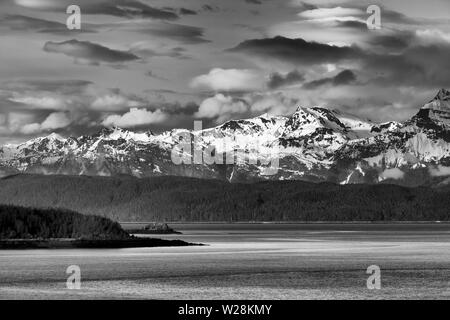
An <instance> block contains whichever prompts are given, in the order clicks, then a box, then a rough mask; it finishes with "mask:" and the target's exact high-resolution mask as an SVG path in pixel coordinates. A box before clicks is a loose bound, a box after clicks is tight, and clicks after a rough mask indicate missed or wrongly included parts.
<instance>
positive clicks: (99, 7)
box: [18, 0, 179, 20]
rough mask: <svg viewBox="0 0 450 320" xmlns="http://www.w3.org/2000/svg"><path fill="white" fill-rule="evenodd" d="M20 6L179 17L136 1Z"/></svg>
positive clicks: (60, 0) (65, 0)
mask: <svg viewBox="0 0 450 320" xmlns="http://www.w3.org/2000/svg"><path fill="white" fill-rule="evenodd" d="M18 4H19V5H21V6H24V7H29V8H32V9H38V10H43V11H53V12H65V10H66V8H67V7H68V6H69V5H72V4H76V5H78V6H80V7H81V8H82V13H83V14H102V15H110V16H116V17H122V18H151V19H161V20H175V19H178V18H179V16H178V15H177V14H176V12H175V10H174V9H171V8H166V9H160V8H155V7H152V6H150V5H147V4H145V3H143V2H141V1H136V0H106V1H105V0H78V1H76V2H73V1H72V0H45V1H39V0H35V1H33V2H31V1H21V2H19V3H18Z"/></svg>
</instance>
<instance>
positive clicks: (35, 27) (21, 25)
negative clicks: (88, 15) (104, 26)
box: [0, 15, 96, 34]
mask: <svg viewBox="0 0 450 320" xmlns="http://www.w3.org/2000/svg"><path fill="white" fill-rule="evenodd" d="M0 27H7V28H9V29H11V30H19V31H27V32H28V31H32V32H39V33H54V34H68V33H69V32H72V33H73V32H74V31H75V32H96V31H95V30H93V29H91V28H90V27H89V26H86V25H85V26H84V27H83V29H82V30H79V31H78V30H69V29H68V28H67V26H66V25H65V24H63V23H59V22H55V21H50V20H44V19H38V18H33V17H28V16H23V15H5V16H4V17H3V18H1V19H0Z"/></svg>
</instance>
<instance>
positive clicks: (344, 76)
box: [303, 70, 356, 90]
mask: <svg viewBox="0 0 450 320" xmlns="http://www.w3.org/2000/svg"><path fill="white" fill-rule="evenodd" d="M355 81H356V75H355V74H354V73H353V71H351V70H344V71H342V72H340V73H339V74H337V75H336V76H334V77H332V78H324V79H320V80H315V81H311V82H308V83H306V84H304V85H303V88H305V89H308V90H311V89H316V88H318V87H321V86H324V85H332V86H334V87H337V86H341V85H346V84H352V83H354V82H355Z"/></svg>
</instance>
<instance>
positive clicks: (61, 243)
mask: <svg viewBox="0 0 450 320" xmlns="http://www.w3.org/2000/svg"><path fill="white" fill-rule="evenodd" d="M203 245H204V244H200V243H190V242H186V241H183V240H164V239H157V238H136V239H127V240H80V239H42V240H41V239H4V240H0V250H18V249H125V248H154V247H186V246H203Z"/></svg>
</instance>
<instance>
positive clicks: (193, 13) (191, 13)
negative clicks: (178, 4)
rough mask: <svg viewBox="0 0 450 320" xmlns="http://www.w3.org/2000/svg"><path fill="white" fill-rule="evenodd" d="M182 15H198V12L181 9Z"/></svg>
mask: <svg viewBox="0 0 450 320" xmlns="http://www.w3.org/2000/svg"><path fill="white" fill-rule="evenodd" d="M180 14H182V15H196V14H197V11H194V10H191V9H186V8H181V9H180Z"/></svg>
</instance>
